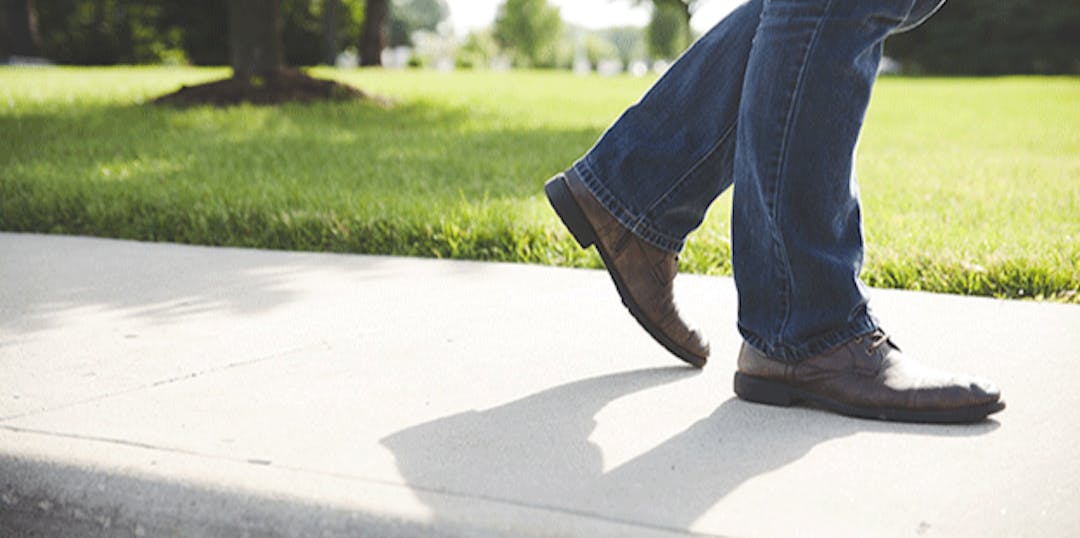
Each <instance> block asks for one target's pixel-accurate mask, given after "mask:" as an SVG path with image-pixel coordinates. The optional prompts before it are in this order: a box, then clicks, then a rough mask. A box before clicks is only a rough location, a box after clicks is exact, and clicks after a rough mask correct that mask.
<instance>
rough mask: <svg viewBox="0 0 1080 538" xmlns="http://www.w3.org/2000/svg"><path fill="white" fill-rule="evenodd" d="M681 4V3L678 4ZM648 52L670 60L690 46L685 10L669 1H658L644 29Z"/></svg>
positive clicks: (688, 26) (656, 56) (688, 25)
mask: <svg viewBox="0 0 1080 538" xmlns="http://www.w3.org/2000/svg"><path fill="white" fill-rule="evenodd" d="M680 5H681V4H680ZM645 36H646V43H647V45H648V48H649V54H650V55H651V56H653V57H654V58H663V59H667V60H672V59H674V58H675V57H677V56H678V55H680V54H682V52H683V51H684V50H686V47H689V46H690V23H689V19H687V18H685V11H683V9H682V8H680V7H679V6H678V5H674V4H673V3H671V2H663V3H660V2H658V3H657V4H656V6H655V7H654V8H653V15H652V19H650V20H649V26H648V27H647V28H646V29H645Z"/></svg>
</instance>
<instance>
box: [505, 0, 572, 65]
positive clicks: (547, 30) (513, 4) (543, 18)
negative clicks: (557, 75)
mask: <svg viewBox="0 0 1080 538" xmlns="http://www.w3.org/2000/svg"><path fill="white" fill-rule="evenodd" d="M562 26H563V22H562V16H561V15H560V14H559V8H557V7H554V6H551V5H549V4H548V3H547V0H506V1H505V2H503V3H502V4H501V5H500V6H499V11H498V14H497V15H496V16H495V40H496V41H498V42H499V44H500V45H501V46H502V47H503V48H504V49H506V50H507V51H509V52H510V53H511V55H512V56H513V59H514V64H515V65H518V66H521V67H554V66H555V65H556V63H557V62H558V56H559V54H558V45H559V38H560V37H561V35H562Z"/></svg>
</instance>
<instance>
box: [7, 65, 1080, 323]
mask: <svg viewBox="0 0 1080 538" xmlns="http://www.w3.org/2000/svg"><path fill="white" fill-rule="evenodd" d="M226 74H227V71H226V70H223V69H189V68H176V69H157V68H109V69H72V68H59V69H11V68H8V69H0V144H2V146H0V147H2V148H3V150H2V153H0V169H2V172H0V229H4V230H22V231H43V232H58V233H79V234H92V235H104V236H113V237H124V238H133V239H144V240H163V241H180V242H191V243H201V244H212V245H240V246H252V247H262V248H282V249H304V250H327V251H340V252H369V253H386V254H404V255H419V256H441V257H454V258H476V259H487V260H507V261H521V262H532V263H547V264H559V265H569V266H587V267H597V266H598V265H599V261H598V260H597V258H596V256H595V255H594V254H592V253H591V252H582V251H581V250H580V249H578V248H577V246H576V245H575V244H574V243H573V241H572V240H571V239H570V238H569V236H568V235H567V234H566V233H565V231H564V230H563V228H562V227H561V226H560V225H559V223H558V221H557V219H556V218H555V217H554V215H553V213H552V212H551V211H550V209H549V208H548V207H547V205H546V202H545V201H544V199H543V197H542V194H541V186H542V184H543V182H544V180H546V179H547V178H548V177H549V176H550V175H552V174H554V173H555V172H558V171H559V170H562V169H563V168H565V167H566V166H568V165H569V164H570V163H571V162H573V160H574V159H575V158H577V157H578V156H580V155H581V154H582V153H583V152H584V151H585V150H587V149H588V148H589V147H590V146H591V145H592V144H593V143H594V142H595V140H596V138H597V137H598V136H599V135H600V133H601V132H602V131H603V130H604V129H605V128H606V127H607V126H608V125H609V124H610V123H611V122H612V121H613V120H614V119H615V118H616V117H617V115H618V114H619V113H620V112H621V111H622V110H623V109H625V108H626V106H628V105H630V104H631V103H633V102H634V101H635V100H636V99H637V98H638V97H639V96H640V95H641V94H642V93H643V92H644V91H645V90H646V89H647V88H648V86H649V84H650V83H651V82H652V81H651V80H649V79H635V78H631V77H618V78H600V77H575V76H572V75H570V74H567V73H553V72H515V73H493V72H476V73H455V74H441V73H435V72H428V71H384V70H359V71H349V72H340V71H336V70H332V69H316V70H314V74H316V75H319V76H328V77H333V78H337V79H339V80H343V81H346V82H350V83H352V84H354V85H356V86H358V87H361V88H363V89H364V90H365V91H367V92H370V93H374V94H377V95H380V96H383V97H386V98H389V99H390V100H391V101H392V102H393V105H392V106H390V107H386V106H383V105H381V104H379V103H375V102H355V103H328V104H317V105H288V106H282V107H276V108H268V107H254V106H240V107H234V108H229V109H214V108H207V107H196V108H189V109H172V108H164V107H158V106H151V105H147V104H145V103H147V102H148V101H150V100H151V99H153V98H154V97H156V96H158V95H161V94H164V93H167V92H169V91H172V90H175V89H176V88H178V87H179V86H180V85H181V84H194V83H198V82H202V81H206V80H211V79H214V78H220V77H222V76H225V75H226ZM1078 102H1080V79H1076V78H1004V79H982V80H960V79H952V80H944V79H903V78H887V79H884V80H882V81H881V83H880V84H879V86H878V88H877V90H876V93H875V96H874V100H873V103H872V105H871V109H870V112H869V116H868V121H867V125H866V132H865V134H864V137H863V140H862V141H861V145H860V154H859V160H858V170H859V176H860V184H861V194H862V198H863V201H864V206H865V211H864V215H865V228H866V235H867V238H868V242H869V247H868V255H867V263H866V268H865V271H864V276H865V278H866V279H867V281H868V282H870V283H871V284H874V285H880V286H893V287H903V288H909V289H924V290H932V291H948V292H956V293H971V294H982V295H995V296H1002V297H1028V296H1044V297H1050V298H1056V299H1063V300H1069V301H1078V302H1080V298H1078V297H1077V295H1076V290H1077V288H1078V287H1080V285H1078V283H1080V247H1078V245H1080V216H1078V215H1080V210H1078V208H1080V181H1077V179H1078V178H1080V129H1078V127H1077V126H1078V125H1080V107H1077V106H1076V103H1078ZM730 204H731V201H730V193H726V194H725V195H723V196H722V197H721V198H720V200H718V202H717V203H716V204H715V205H714V207H713V210H712V212H711V213H710V216H709V218H708V219H707V220H706V223H705V224H704V226H703V227H702V229H700V230H699V231H698V232H697V233H695V234H694V235H693V236H692V237H691V240H690V243H689V245H688V247H687V250H686V251H685V252H684V253H683V255H682V264H683V266H684V269H686V270H689V271H696V272H708V273H714V274H730V270H731V264H730V241H729V231H728V229H729V228H728V221H729V219H730Z"/></svg>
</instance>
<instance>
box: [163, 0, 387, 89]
mask: <svg viewBox="0 0 1080 538" xmlns="http://www.w3.org/2000/svg"><path fill="white" fill-rule="evenodd" d="M368 5H369V6H370V5H371V4H370V3H369V4H368ZM228 17H229V63H230V65H231V66H232V71H233V74H232V77H230V78H228V79H225V80H219V81H216V82H209V83H206V84H200V85H198V86H191V87H186V86H185V87H182V88H180V90H179V91H177V92H174V93H172V94H169V95H165V96H163V97H161V98H159V99H158V100H157V102H159V103H171V104H195V103H211V104H217V105H227V104H235V103H240V102H252V103H257V104H272V103H281V102H285V101H312V100H325V99H334V98H341V97H347V98H353V97H359V96H362V95H363V94H362V93H361V92H360V91H359V90H357V89H355V88H352V87H349V86H346V85H343V84H340V83H337V82H334V81H330V80H320V79H315V78H312V77H309V76H307V75H305V74H303V73H301V72H299V71H296V70H291V69H287V68H286V66H285V54H284V47H283V46H282V39H281V0H229V1H228Z"/></svg>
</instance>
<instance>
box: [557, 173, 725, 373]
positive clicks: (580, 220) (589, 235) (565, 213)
mask: <svg viewBox="0 0 1080 538" xmlns="http://www.w3.org/2000/svg"><path fill="white" fill-rule="evenodd" d="M544 194H546V195H547V198H548V202H549V203H551V207H552V208H554V209H555V214H556V215H558V216H559V219H560V220H562V222H563V224H564V225H565V226H566V228H567V229H568V230H570V235H572V236H573V237H574V240H575V241H577V243H578V245H581V248H589V247H590V246H595V247H596V251H597V252H599V253H600V259H602V260H603V261H604V268H605V269H607V272H608V274H609V275H611V280H612V281H613V282H615V289H616V290H618V292H619V298H620V299H622V304H623V306H625V307H626V308H627V310H629V311H630V315H632V316H633V317H634V319H635V320H637V322H638V324H639V325H641V327H642V328H643V329H645V332H647V333H649V336H651V337H653V339H654V340H656V341H657V342H658V343H659V344H660V345H662V346H664V349H667V350H668V351H670V352H671V353H672V354H673V355H675V356H676V357H678V358H679V359H681V360H682V361H684V362H686V363H688V364H690V365H691V366H694V367H695V368H702V367H704V366H705V363H706V362H708V359H707V358H705V357H700V356H698V355H695V354H693V353H691V352H690V351H689V350H687V349H685V348H683V347H682V346H679V345H678V344H676V343H675V342H674V341H672V340H671V339H670V338H668V337H667V335H665V334H664V333H663V332H662V331H660V329H659V327H656V326H655V325H653V324H652V323H651V322H649V321H648V319H647V318H646V317H645V315H644V314H643V312H642V310H641V307H639V306H638V304H637V303H636V302H634V300H633V298H632V297H631V296H630V294H629V293H628V292H627V291H626V289H627V288H626V285H625V284H624V283H623V280H622V277H620V276H619V273H618V271H614V270H612V269H611V267H612V263H611V257H610V256H609V255H608V252H607V251H606V249H604V247H603V246H601V244H600V242H599V241H597V239H596V229H595V228H593V226H592V224H590V223H589V219H587V218H586V217H585V212H584V211H582V209H581V206H579V205H578V203H577V200H576V199H574V195H573V193H572V192H570V186H569V185H568V184H567V183H566V176H563V175H559V176H556V177H554V178H552V179H550V180H548V182H547V183H546V184H544Z"/></svg>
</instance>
